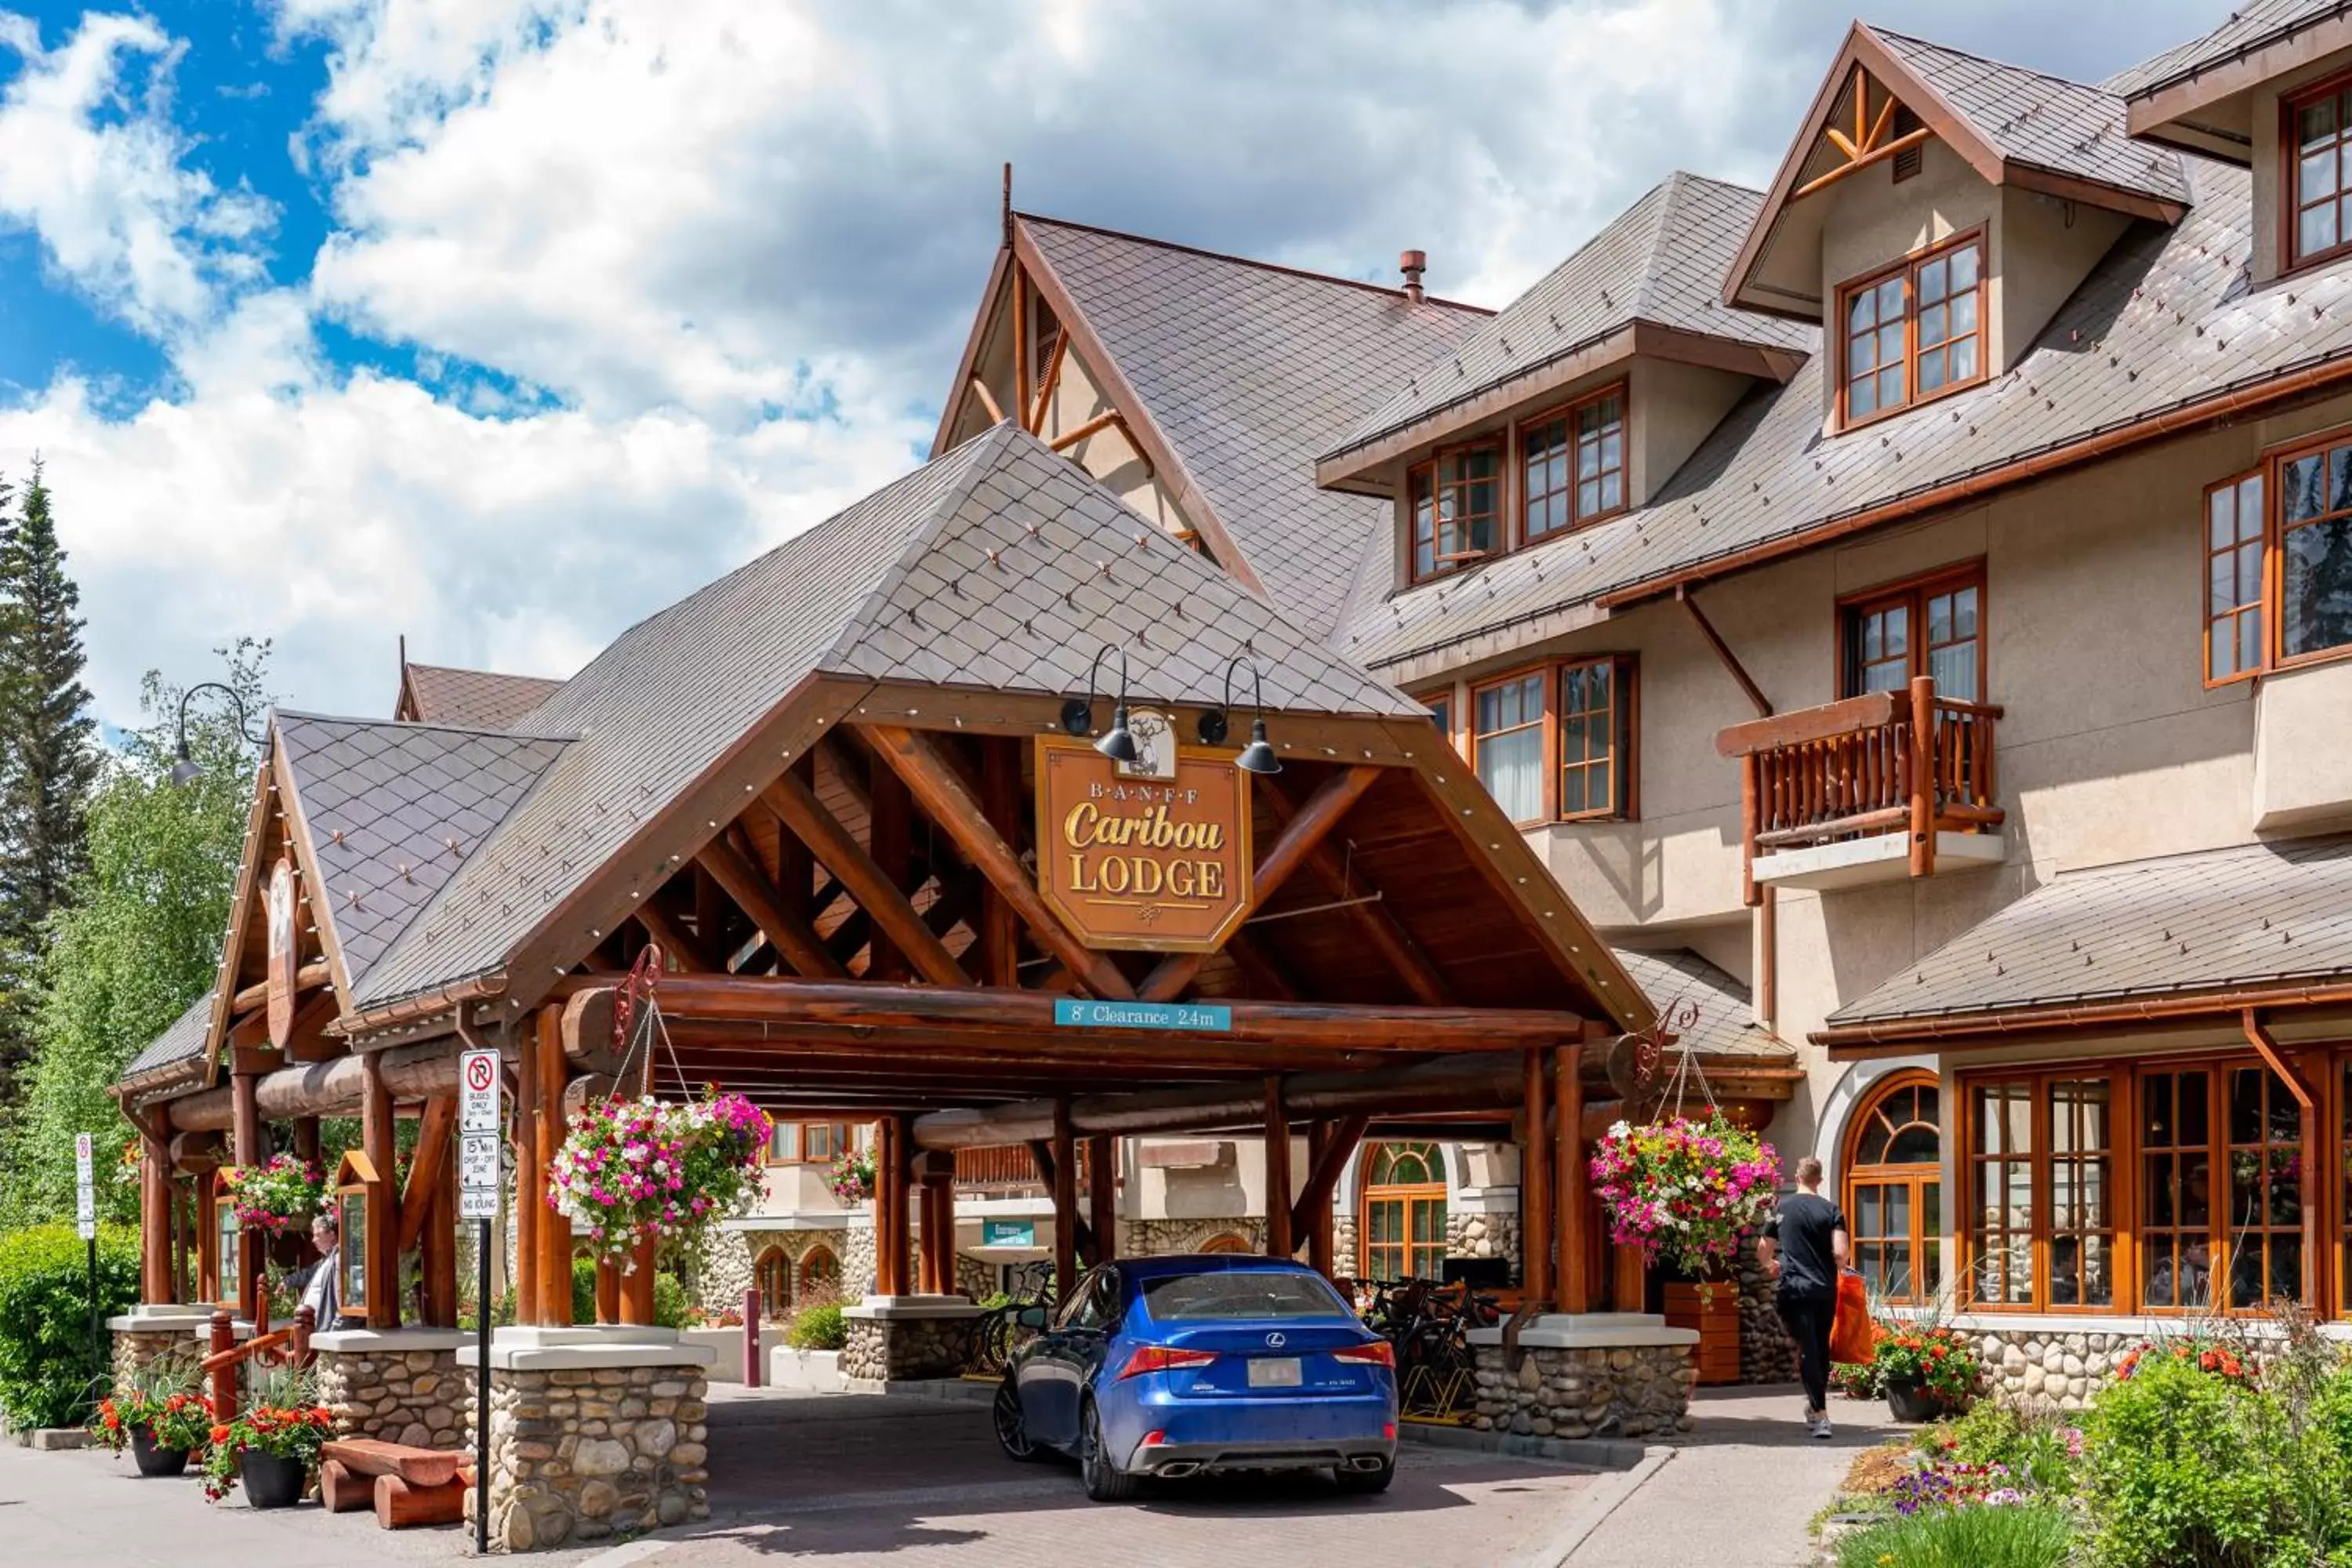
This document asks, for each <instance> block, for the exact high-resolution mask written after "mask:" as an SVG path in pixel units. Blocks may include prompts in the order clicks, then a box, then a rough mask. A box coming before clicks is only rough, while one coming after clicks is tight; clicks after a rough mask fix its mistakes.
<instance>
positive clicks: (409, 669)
mask: <svg viewBox="0 0 2352 1568" xmlns="http://www.w3.org/2000/svg"><path fill="white" fill-rule="evenodd" d="M562 684H563V682H562V681H560V680H548V679H542V678H541V677H539V676H536V675H499V674H496V673H494V672H492V671H490V670H487V669H452V668H449V667H447V666H446V665H438V664H410V665H405V666H403V667H402V669H401V672H400V686H401V696H402V699H403V701H402V704H401V706H402V708H403V710H404V717H409V718H413V719H415V720H416V721H418V722H419V723H425V724H457V725H462V726H466V727H469V728H472V729H478V730H504V729H508V728H509V727H511V726H512V725H513V724H514V723H515V722H516V721H518V720H520V719H521V718H522V716H523V715H524V714H526V713H528V712H530V710H532V709H534V708H536V707H538V706H539V705H540V704H541V703H542V702H544V701H546V700H548V699H549V698H550V697H551V696H553V695H554V694H555V690H556V688H558V687H560V686H562Z"/></svg>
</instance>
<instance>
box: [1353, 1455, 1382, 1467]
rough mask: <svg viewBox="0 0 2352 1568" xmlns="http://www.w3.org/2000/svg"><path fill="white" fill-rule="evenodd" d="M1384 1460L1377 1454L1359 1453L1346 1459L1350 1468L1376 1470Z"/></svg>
mask: <svg viewBox="0 0 2352 1568" xmlns="http://www.w3.org/2000/svg"><path fill="white" fill-rule="evenodd" d="M1386 1462H1387V1461H1386V1460H1384V1459H1382V1458H1381V1457H1380V1456H1379V1455H1378V1454H1359V1455H1357V1456H1356V1457H1355V1458H1352V1459H1350V1460H1349V1461H1348V1468H1349V1469H1351V1470H1377V1469H1379V1468H1381V1466H1382V1465H1383V1464H1385V1463H1386Z"/></svg>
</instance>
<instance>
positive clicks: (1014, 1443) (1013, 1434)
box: [990, 1377, 1045, 1462]
mask: <svg viewBox="0 0 2352 1568" xmlns="http://www.w3.org/2000/svg"><path fill="white" fill-rule="evenodd" d="M990 1415H992V1416H993V1417H994V1419H995V1424H996V1443H997V1447H1001V1448H1003V1450H1004V1452H1005V1454H1006V1456H1007V1457H1008V1458H1015V1459H1020V1460H1023V1461H1024V1462H1026V1461H1030V1460H1035V1459H1041V1458H1045V1455H1044V1454H1043V1453H1042V1452H1041V1451H1040V1450H1039V1449H1038V1447H1037V1445H1036V1444H1034V1443H1033V1442H1031V1441H1030V1440H1029V1418H1028V1417H1027V1416H1025V1415H1022V1414H1021V1391H1020V1390H1019V1389H1017V1388H1015V1387H1013V1380H1012V1379H1011V1378H1010V1377H1008V1378H1006V1379H1005V1380H1004V1381H1003V1383H1000V1384H997V1385H996V1402H995V1404H994V1405H992V1406H991V1407H990Z"/></svg>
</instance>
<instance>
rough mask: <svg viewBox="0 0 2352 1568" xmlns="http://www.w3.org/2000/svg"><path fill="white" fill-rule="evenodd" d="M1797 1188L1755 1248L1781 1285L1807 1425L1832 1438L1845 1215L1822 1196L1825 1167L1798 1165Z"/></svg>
mask: <svg viewBox="0 0 2352 1568" xmlns="http://www.w3.org/2000/svg"><path fill="white" fill-rule="evenodd" d="M1797 1188H1798V1190H1797V1191H1796V1192H1794V1193H1791V1194H1790V1195H1789V1196H1787V1197H1785V1198H1782V1199H1781V1200H1780V1205H1779V1207H1777V1208H1775V1209H1774V1210H1773V1212H1772V1216H1771V1218H1769V1219H1768V1220H1766V1221H1765V1222H1764V1235H1763V1237H1762V1238H1761V1239H1759V1241H1758V1242H1757V1243H1756V1258H1757V1261H1759V1262H1760V1263H1761V1264H1763V1265H1764V1271H1765V1272H1766V1273H1768V1274H1773V1275H1776V1276H1778V1277H1779V1279H1780V1321H1782V1322H1784V1323H1786V1324H1788V1325H1789V1334H1790V1338H1792V1339H1794V1340H1795V1341H1796V1342H1797V1375H1798V1376H1799V1377H1800V1378H1801V1379H1802V1380H1803V1381H1804V1384H1805V1425H1806V1426H1809V1427H1811V1429H1812V1434H1813V1436H1816V1437H1827V1436H1830V1411H1829V1401H1830V1323H1831V1321H1832V1319H1833V1318H1835V1317H1836V1315H1837V1282H1838V1271H1839V1270H1840V1269H1842V1268H1844V1267H1845V1258H1846V1240H1847V1234H1848V1233H1847V1230H1846V1223H1845V1215H1842V1214H1840V1213H1839V1212H1838V1206H1837V1205H1835V1204H1833V1203H1832V1202H1830V1201H1829V1199H1827V1198H1825V1197H1823V1196H1822V1163H1821V1162H1820V1161H1819V1160H1816V1159H1814V1158H1813V1157H1812V1156H1811V1155H1810V1154H1809V1155H1807V1156H1806V1157H1805V1158H1803V1159H1801V1160H1800V1161H1798V1162H1797Z"/></svg>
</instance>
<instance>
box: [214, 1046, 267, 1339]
mask: <svg viewBox="0 0 2352 1568" xmlns="http://www.w3.org/2000/svg"><path fill="white" fill-rule="evenodd" d="M260 1076H261V1075H260V1074H258V1073H252V1072H235V1073H232V1074H231V1075H230V1078H229V1092H230V1100H229V1129H230V1142H231V1145H232V1150H233V1154H232V1157H233V1159H234V1160H235V1162H236V1164H238V1165H239V1166H241V1167H244V1168H245V1169H247V1170H250V1169H252V1168H253V1167H254V1166H256V1165H258V1164H260V1163H262V1162H263V1161H265V1160H267V1159H268V1158H269V1150H268V1133H267V1132H265V1131H263V1129H262V1125H261V1106H260V1104H259V1102H258V1100H257V1098H256V1095H257V1086H258V1084H259V1080H260ZM261 1235H262V1233H261V1231H260V1230H259V1229H258V1228H257V1227H256V1226H245V1227H244V1230H243V1233H242V1239H241V1240H240V1241H239V1243H238V1245H237V1249H236V1261H237V1267H236V1279H234V1280H229V1279H224V1280H222V1281H221V1289H222V1290H223V1291H224V1292H226V1291H228V1290H231V1289H234V1290H235V1291H236V1314H237V1316H238V1317H240V1318H244V1319H246V1320H247V1321H252V1320H253V1318H254V1315H255V1313H256V1312H257V1310H259V1308H260V1305H261Z"/></svg>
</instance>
